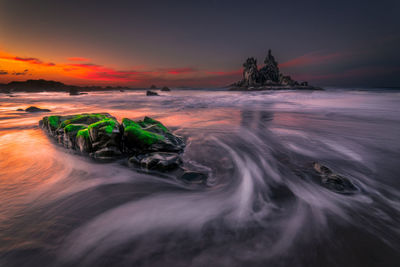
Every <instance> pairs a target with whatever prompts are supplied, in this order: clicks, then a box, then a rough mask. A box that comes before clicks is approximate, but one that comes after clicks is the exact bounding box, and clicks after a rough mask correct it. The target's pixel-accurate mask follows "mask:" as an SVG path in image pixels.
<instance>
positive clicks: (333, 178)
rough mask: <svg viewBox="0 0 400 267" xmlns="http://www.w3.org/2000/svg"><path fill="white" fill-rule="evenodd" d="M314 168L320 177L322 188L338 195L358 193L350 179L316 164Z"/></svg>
mask: <svg viewBox="0 0 400 267" xmlns="http://www.w3.org/2000/svg"><path fill="white" fill-rule="evenodd" d="M313 168H314V170H315V172H316V173H317V174H318V176H319V177H320V182H321V184H322V186H324V187H326V188H328V189H330V190H332V191H335V192H338V193H353V192H354V191H357V188H356V187H355V186H354V185H353V184H352V183H351V182H350V181H349V179H347V178H345V177H343V176H341V175H339V174H336V173H334V172H332V171H331V169H329V168H328V167H327V166H324V165H322V164H320V163H318V162H314V163H313Z"/></svg>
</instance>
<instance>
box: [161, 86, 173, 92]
mask: <svg viewBox="0 0 400 267" xmlns="http://www.w3.org/2000/svg"><path fill="white" fill-rule="evenodd" d="M161 91H163V92H169V91H171V89H169V88H168V87H167V86H164V87H163V88H161Z"/></svg>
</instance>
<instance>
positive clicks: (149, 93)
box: [146, 90, 159, 96]
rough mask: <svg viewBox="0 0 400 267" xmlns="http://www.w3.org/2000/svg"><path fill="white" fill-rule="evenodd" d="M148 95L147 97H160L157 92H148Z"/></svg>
mask: <svg viewBox="0 0 400 267" xmlns="http://www.w3.org/2000/svg"><path fill="white" fill-rule="evenodd" d="M146 95H147V96H157V95H159V94H158V93H157V92H154V91H150V90H147V91H146Z"/></svg>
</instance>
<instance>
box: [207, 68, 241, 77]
mask: <svg viewBox="0 0 400 267" xmlns="http://www.w3.org/2000/svg"><path fill="white" fill-rule="evenodd" d="M242 72H243V70H241V69H239V70H232V71H224V70H222V71H207V72H206V73H207V74H210V75H217V76H231V75H240V74H242Z"/></svg>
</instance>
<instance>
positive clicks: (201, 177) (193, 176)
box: [181, 171, 207, 184]
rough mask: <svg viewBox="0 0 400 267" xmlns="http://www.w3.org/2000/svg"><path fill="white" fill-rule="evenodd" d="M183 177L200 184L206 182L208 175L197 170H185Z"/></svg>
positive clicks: (184, 179)
mask: <svg viewBox="0 0 400 267" xmlns="http://www.w3.org/2000/svg"><path fill="white" fill-rule="evenodd" d="M181 179H182V180H183V181H185V182H189V183H195V184H200V183H204V182H206V180H207V175H205V174H204V173H201V172H196V171H185V172H184V173H183V174H182V176H181Z"/></svg>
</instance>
